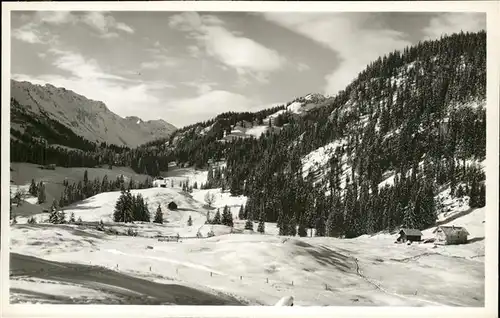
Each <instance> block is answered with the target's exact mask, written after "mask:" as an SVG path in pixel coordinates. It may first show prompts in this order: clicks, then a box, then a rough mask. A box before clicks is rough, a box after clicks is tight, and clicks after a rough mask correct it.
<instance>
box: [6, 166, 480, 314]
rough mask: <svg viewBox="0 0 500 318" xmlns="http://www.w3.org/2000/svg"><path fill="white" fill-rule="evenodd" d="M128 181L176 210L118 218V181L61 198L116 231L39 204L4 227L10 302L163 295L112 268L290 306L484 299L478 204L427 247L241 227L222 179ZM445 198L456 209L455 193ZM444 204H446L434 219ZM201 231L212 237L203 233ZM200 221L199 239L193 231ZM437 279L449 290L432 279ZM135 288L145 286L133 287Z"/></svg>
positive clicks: (188, 175) (389, 238)
mask: <svg viewBox="0 0 500 318" xmlns="http://www.w3.org/2000/svg"><path fill="white" fill-rule="evenodd" d="M183 172H184V173H183V174H180V173H175V174H174V175H175V177H174V178H185V179H190V180H193V181H194V180H199V181H201V180H202V178H200V176H199V175H200V174H197V173H195V171H193V170H188V169H183ZM201 175H203V174H201ZM205 175H206V173H205ZM167 178H168V177H167ZM133 191H136V192H140V193H141V194H142V195H143V196H144V198H145V200H146V201H147V202H148V203H149V205H150V206H151V207H156V206H157V204H158V203H159V204H160V205H162V206H166V204H167V203H168V202H170V201H172V200H173V201H175V202H177V203H178V205H179V210H177V211H170V210H168V209H166V208H165V212H164V218H165V220H166V223H164V224H154V223H143V222H134V223H133V224H119V223H115V222H113V220H112V211H113V206H114V204H115V202H116V198H117V197H118V195H119V193H116V192H110V193H102V194H98V195H96V196H94V197H91V198H88V199H86V200H84V201H82V202H81V203H78V204H76V205H75V206H69V207H67V208H65V212H66V213H67V214H69V213H71V212H73V213H75V216H77V217H80V218H81V219H82V220H83V221H84V222H95V224H97V223H98V222H99V221H101V220H102V221H103V222H104V227H105V228H109V229H115V230H117V231H118V232H121V234H118V235H113V234H106V233H103V232H102V231H98V230H96V229H95V226H93V225H91V224H92V223H91V224H87V225H74V224H64V225H54V224H50V223H48V222H47V220H46V218H47V217H48V215H47V214H36V215H35V218H36V219H37V220H38V224H26V222H27V218H23V217H20V218H18V219H17V220H18V224H16V225H13V226H12V227H11V233H10V237H11V238H10V240H11V253H15V254H12V258H11V301H13V302H15V303H24V302H27V303H30V302H31V303H80V302H84V300H86V301H87V302H91V303H108V304H114V303H120V302H127V303H137V304H139V303H140V304H148V303H155V301H157V302H161V301H163V303H168V300H162V298H161V297H160V296H158V295H150V297H151V299H150V300H148V299H149V298H148V297H147V296H148V293H141V292H140V290H139V289H137V290H136V289H134V287H133V286H134V285H133V284H132V283H129V281H130V280H131V279H132V278H127V279H125V280H124V279H121V282H122V283H119V282H120V280H116V279H111V278H110V279H107V278H106V277H107V276H108V275H115V274H112V273H117V274H116V275H118V274H119V275H130V277H137V279H144V280H146V281H148V282H151V284H153V283H155V284H167V285H165V286H164V287H162V290H163V293H165V294H171V295H172V297H175V295H176V293H177V291H176V290H177V289H176V288H177V287H175V286H186V288H191V289H192V290H193V292H192V293H191V292H189V293H188V294H189V295H190V296H191V297H192V298H193V299H197V301H201V299H203V297H197V296H195V295H196V293H197V292H195V291H197V290H199V291H200V293H206V294H207V295H212V296H207V299H210V297H213V300H212V301H208V303H209V304H217V303H218V301H217V300H216V299H217V297H222V298H221V299H224V298H225V299H235V300H234V301H236V299H237V302H238V303H239V304H248V305H274V303H276V302H277V301H278V300H279V299H280V298H282V297H283V296H287V295H291V296H293V297H294V298H295V304H296V305H298V306H311V305H319V306H340V305H350V306H358V305H359V306H374V305H375V306H483V305H484V223H482V222H483V221H484V208H482V209H474V210H472V211H471V212H469V213H468V214H465V215H463V216H461V217H459V218H456V219H454V220H453V221H451V222H449V223H446V224H449V225H451V224H456V225H457V226H466V227H467V229H468V230H469V232H470V233H471V236H470V238H469V240H470V242H471V243H468V244H466V245H457V246H439V247H437V248H433V246H434V245H433V244H423V243H420V244H419V243H414V244H412V245H406V244H403V245H399V244H394V240H395V237H396V235H395V234H391V233H377V234H375V235H365V236H361V237H358V238H355V239H338V238H322V237H302V238H301V237H295V238H293V237H283V236H279V235H278V229H277V227H276V224H275V223H266V224H265V228H266V232H265V234H260V233H257V232H251V233H248V231H245V230H244V223H245V222H244V220H239V219H238V215H237V213H238V209H239V206H240V204H243V203H244V201H245V198H244V197H241V198H240V199H237V198H234V197H231V196H230V195H229V194H228V193H227V192H226V193H221V190H220V189H213V190H193V193H192V194H188V193H184V192H183V191H182V189H180V188H179V187H174V188H160V187H155V188H150V189H144V190H133ZM207 191H212V192H214V193H216V197H217V199H216V201H215V203H214V207H222V206H224V205H229V206H231V207H232V214H233V217H234V222H235V223H234V228H233V229H231V228H230V227H227V226H224V225H209V224H205V220H206V214H207V211H209V209H207V208H206V206H205V204H204V202H203V197H204V194H205V193H206V192H207ZM448 206H449V207H453V209H454V210H455V209H456V210H459V206H458V203H457V202H455V201H453V200H452V201H449V202H448ZM211 211H213V210H211ZM451 215H453V210H452V211H451V212H448V214H447V215H446V216H445V215H444V214H443V215H440V219H442V220H445V219H446V218H449V217H450V216H451ZM188 216H191V217H192V220H193V224H192V226H188V225H187V218H188ZM256 225H257V224H255V227H256ZM126 228H133V229H134V230H136V231H137V232H138V235H137V236H134V237H130V236H127V235H126V230H125V229H126ZM210 230H212V231H214V233H215V236H214V237H207V233H208V231H210ZM198 231H199V232H200V233H201V234H202V235H203V238H196V237H195V234H196V232H198ZM231 232H232V233H231ZM423 233H424V238H428V237H432V236H433V234H432V228H429V229H427V230H425V231H424V232H423ZM177 234H179V235H180V236H181V239H180V241H179V242H160V241H158V238H157V237H156V236H158V235H161V236H169V235H177ZM26 257H34V258H35V259H32V260H30V259H26ZM37 259H40V260H47V261H50V262H63V263H68V265H64V266H70V267H71V266H74V267H78V266H94V267H95V266H97V268H102V271H104V272H105V273H110V274H102V276H101V275H96V274H93V275H94V276H92V277H89V276H85V275H86V274H85V270H84V269H83V273H82V274H80V270H79V269H74V270H75V271H76V272H77V274H64V272H65V271H66V269H64V268H61V269H59V266H58V265H57V264H56V263H55V264H54V265H51V266H52V267H51V268H47V269H45V271H40V269H39V268H38V267H35V268H33V267H32V266H28V265H27V264H28V263H27V262H33V261H34V260H37ZM38 262H40V261H38ZM47 264H49V263H47ZM50 264H51V263H50ZM464 275H465V276H464ZM30 277H31V278H30ZM65 277H67V278H65ZM96 277H98V278H96ZM464 277H468V278H467V279H466V280H464ZM134 279H135V278H134ZM435 281H440V282H441V283H442V284H445V285H447V286H449V289H446V290H443V289H441V288H440V286H438V285H436V284H434V283H433V282H435ZM94 282H95V283H94ZM102 282H104V284H105V285H102ZM40 284H42V285H43V286H45V285H47V284H49V285H47V286H51V288H50V289H49V292H48V293H50V295H53V297H52V296H50V295H38V294H36V293H35V291H36V290H40V287H39V286H41V285H40ZM113 286H114V287H113ZM170 286H171V287H170ZM59 288H60V289H59ZM64 290H71V291H72V292H71V295H72V297H73V299H72V300H70V299H67V298H65V297H63V295H64V293H65V292H64ZM465 290H466V291H467V293H466V294H464V291H465ZM137 291H139V293H140V294H141V295H142V296H140V297H139V296H133V295H136V293H137ZM221 295H222V296H221ZM49 296H50V297H49ZM134 297H135V298H134ZM138 297H139V298H138ZM141 297H142V298H141ZM141 299H142V300H141ZM176 299H178V298H176ZM94 300H95V301H94ZM178 303H180V304H190V302H189V301H186V302H183V301H180V300H179V301H178ZM223 303H224V302H223ZM191 304H192V303H191ZM226 304H231V302H227V303H226Z"/></svg>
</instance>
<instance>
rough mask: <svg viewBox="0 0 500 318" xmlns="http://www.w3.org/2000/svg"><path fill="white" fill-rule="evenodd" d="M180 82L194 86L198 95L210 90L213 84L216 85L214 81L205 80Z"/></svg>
mask: <svg viewBox="0 0 500 318" xmlns="http://www.w3.org/2000/svg"><path fill="white" fill-rule="evenodd" d="M182 84H184V85H186V86H189V87H194V88H195V89H196V92H197V94H198V95H203V94H206V93H208V92H210V91H212V89H213V87H214V86H217V85H218V84H217V83H215V82H207V81H190V82H183V83H182Z"/></svg>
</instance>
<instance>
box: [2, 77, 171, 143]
mask: <svg viewBox="0 0 500 318" xmlns="http://www.w3.org/2000/svg"><path fill="white" fill-rule="evenodd" d="M11 100H15V101H16V102H17V103H16V104H13V103H11V109H12V107H20V108H21V109H22V111H23V112H24V113H25V114H26V115H30V116H33V117H37V118H39V119H41V118H50V119H53V120H56V121H58V122H60V123H61V124H63V125H64V126H66V127H68V128H69V129H71V130H72V131H73V132H74V133H75V134H77V135H79V136H81V137H83V138H85V139H87V140H89V141H91V142H96V143H101V142H105V143H109V144H114V145H117V146H126V147H136V146H138V145H140V144H144V143H147V142H149V141H151V140H154V139H156V138H162V137H167V136H169V135H170V134H171V133H172V132H173V131H175V130H176V127H174V126H173V125H171V124H169V123H167V122H166V121H163V120H154V121H143V120H142V119H140V124H137V123H136V125H131V123H130V120H128V119H127V118H126V117H125V118H123V117H121V116H119V115H117V114H115V113H113V112H112V111H111V110H109V109H108V107H107V106H106V104H105V103H103V102H102V101H96V100H92V99H89V98H87V97H85V96H83V95H80V94H78V93H75V92H74V91H71V90H68V89H66V88H64V87H55V86H54V85H52V84H45V85H38V84H33V83H30V82H27V81H16V80H11ZM14 105H15V106H14ZM18 110H19V109H18ZM13 114H14V117H13V122H16V125H14V129H16V130H20V131H23V130H24V129H23V127H22V126H23V123H22V121H19V120H17V121H16V120H15V119H16V118H15V114H16V111H14V112H13ZM137 118H138V117H137ZM136 122H137V121H136Z"/></svg>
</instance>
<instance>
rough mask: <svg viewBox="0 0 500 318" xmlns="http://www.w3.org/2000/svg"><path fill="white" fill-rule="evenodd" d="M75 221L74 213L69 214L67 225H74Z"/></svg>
mask: <svg viewBox="0 0 500 318" xmlns="http://www.w3.org/2000/svg"><path fill="white" fill-rule="evenodd" d="M75 222H76V221H75V213H74V212H71V215H70V217H69V223H72V224H74V223H75Z"/></svg>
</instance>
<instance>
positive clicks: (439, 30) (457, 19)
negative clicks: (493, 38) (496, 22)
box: [422, 12, 486, 40]
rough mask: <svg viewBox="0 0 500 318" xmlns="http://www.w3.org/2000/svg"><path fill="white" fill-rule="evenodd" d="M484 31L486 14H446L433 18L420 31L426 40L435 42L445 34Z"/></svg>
mask: <svg viewBox="0 0 500 318" xmlns="http://www.w3.org/2000/svg"><path fill="white" fill-rule="evenodd" d="M484 29H486V14H484V13H457V12H453V13H452V12H446V13H441V14H439V15H437V16H435V17H433V18H432V19H431V20H430V22H429V25H428V26H427V27H425V28H424V29H423V30H422V31H423V32H424V35H425V39H426V40H435V39H438V38H440V37H441V36H443V35H445V34H448V35H449V34H452V33H457V32H460V31H463V32H478V31H481V30H484Z"/></svg>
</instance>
